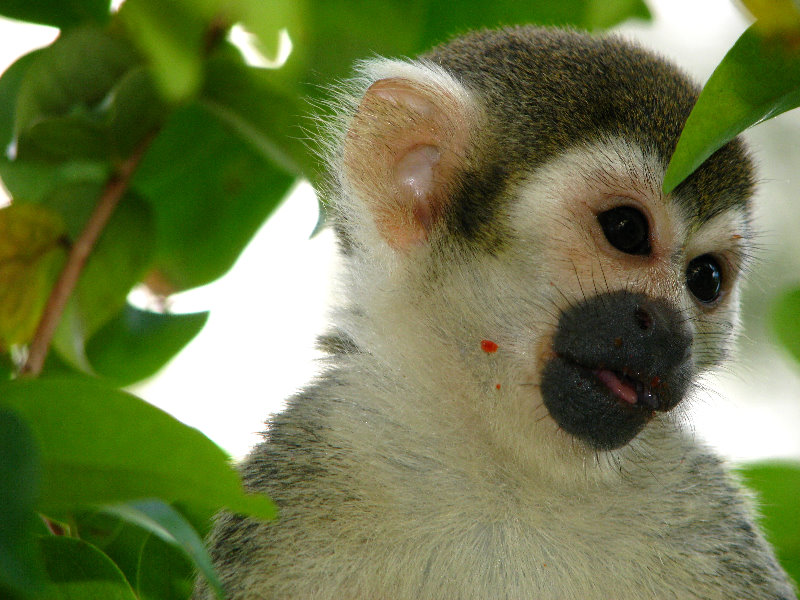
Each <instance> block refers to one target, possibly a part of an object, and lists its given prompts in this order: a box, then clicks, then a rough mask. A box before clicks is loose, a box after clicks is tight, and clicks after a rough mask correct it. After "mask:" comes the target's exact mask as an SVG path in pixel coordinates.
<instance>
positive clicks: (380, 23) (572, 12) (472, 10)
mask: <svg viewBox="0 0 800 600" xmlns="http://www.w3.org/2000/svg"><path fill="white" fill-rule="evenodd" d="M311 4H312V10H309V11H308V14H307V15H306V17H305V18H306V20H305V22H304V23H303V24H302V28H301V29H300V30H299V31H297V30H294V31H293V30H291V29H290V31H289V33H290V35H291V36H292V39H293V40H295V42H296V43H295V46H294V54H295V55H296V56H292V57H290V59H289V61H290V63H291V62H292V61H299V62H301V63H302V64H303V65H305V67H306V69H307V72H306V73H303V74H301V75H300V76H299V78H300V80H301V81H304V82H310V83H312V84H321V85H329V84H330V82H331V81H332V79H333V78H339V77H344V76H347V75H348V74H349V73H350V72H351V69H352V65H353V62H354V61H355V60H357V59H362V58H365V57H368V56H370V55H371V54H374V53H377V54H380V55H383V56H413V55H416V54H418V53H419V52H424V51H426V50H428V49H430V47H431V46H433V45H435V44H438V43H441V42H444V41H446V40H448V39H449V38H450V37H452V36H453V35H454V34H457V33H465V32H467V31H469V30H472V29H479V28H485V27H498V26H502V25H514V24H522V23H537V24H540V25H562V26H563V25H568V26H572V27H581V28H599V27H604V26H610V25H613V24H616V23H619V22H621V21H623V20H625V19H627V18H630V17H638V18H649V11H648V10H647V7H646V5H645V4H644V2H642V0H605V1H604V0H540V1H538V2H518V1H516V0H496V1H495V2H485V1H484V0H464V1H461V2H459V3H458V7H457V8H455V7H454V6H453V4H452V3H448V2H425V1H418V2H407V1H405V0H390V1H388V2H371V3H367V2H354V1H353V0H329V1H326V2H312V3H311ZM342 23H346V24H347V26H346V27H343V26H342ZM332 48H335V49H336V51H335V52H332V51H331V49H332ZM287 66H290V65H289V64H287ZM290 68H291V67H290ZM308 91H309V93H312V94H314V95H316V96H319V91H315V90H313V89H309V90H308Z"/></svg>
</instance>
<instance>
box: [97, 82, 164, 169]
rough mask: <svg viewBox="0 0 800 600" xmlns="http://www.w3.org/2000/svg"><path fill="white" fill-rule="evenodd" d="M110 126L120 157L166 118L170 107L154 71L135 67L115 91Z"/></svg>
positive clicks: (128, 154)
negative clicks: (163, 97) (157, 87)
mask: <svg viewBox="0 0 800 600" xmlns="http://www.w3.org/2000/svg"><path fill="white" fill-rule="evenodd" d="M110 97H111V104H110V106H109V109H108V128H109V135H110V137H111V141H112V143H113V145H114V150H115V152H116V155H117V156H120V157H127V156H130V155H131V153H132V152H133V151H134V150H135V149H136V147H137V146H138V145H139V143H140V142H141V141H142V140H143V139H144V138H145V137H146V136H148V135H150V134H152V133H154V132H155V131H156V130H157V129H158V128H160V127H161V126H162V125H163V123H164V121H166V119H167V116H168V114H169V109H168V107H167V105H166V104H164V103H163V102H162V100H161V97H160V96H159V94H158V90H157V89H156V86H155V83H154V81H153V76H152V73H151V72H150V71H149V70H148V69H145V68H144V67H138V68H134V69H131V70H130V71H129V72H128V73H127V74H125V76H123V77H122V79H120V81H119V84H118V85H117V86H116V87H115V88H114V89H113V90H112V91H111V94H110Z"/></svg>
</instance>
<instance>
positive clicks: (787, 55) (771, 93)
mask: <svg viewBox="0 0 800 600" xmlns="http://www.w3.org/2000/svg"><path fill="white" fill-rule="evenodd" d="M795 36H800V31H798V32H796V33H795ZM797 39H800V38H797V37H795V38H787V37H785V36H782V35H775V36H765V35H763V34H762V33H761V32H760V31H759V29H758V28H757V27H756V25H752V26H751V27H750V28H749V29H748V30H747V31H745V32H744V33H743V34H742V36H741V37H740V38H739V39H738V40H737V41H736V43H735V44H734V45H733V48H731V49H730V50H729V51H728V53H727V54H726V55H725V58H723V59H722V62H721V63H720V64H719V65H718V66H717V68H716V69H715V70H714V73H713V74H712V75H711V78H710V79H709V80H708V83H707V84H706V86H705V88H703V91H702V92H701V94H700V97H699V98H698V100H697V104H695V106H694V109H693V110H692V112H691V114H690V115H689V118H688V120H687V121H686V125H685V127H684V129H683V133H682V134H681V137H680V139H679V140H678V146H677V148H676V149H675V153H674V154H673V156H672V159H671V160H670V164H669V167H668V168H667V172H666V174H665V176H664V185H663V188H664V192H665V193H669V192H671V191H672V190H674V189H675V188H676V187H677V186H678V185H679V184H680V183H681V182H682V181H683V180H684V179H685V178H686V177H688V176H689V175H691V174H692V173H693V172H694V171H695V169H697V168H698V167H699V166H700V165H701V164H702V163H703V161H705V160H706V159H707V158H708V157H709V156H711V155H712V154H713V153H714V152H715V151H716V150H718V149H719V148H721V147H722V146H723V145H724V144H726V143H727V142H728V141H730V140H731V139H733V138H734V137H736V136H737V135H738V134H739V133H741V132H742V131H744V130H745V129H747V128H748V127H750V126H751V125H754V124H755V123H758V122H760V121H765V120H767V119H770V118H772V117H775V116H777V115H779V114H781V113H783V112H785V111H787V110H790V109H792V108H795V107H797V106H799V105H800V51H798V50H797V44H796V40H797ZM793 40H794V41H793Z"/></svg>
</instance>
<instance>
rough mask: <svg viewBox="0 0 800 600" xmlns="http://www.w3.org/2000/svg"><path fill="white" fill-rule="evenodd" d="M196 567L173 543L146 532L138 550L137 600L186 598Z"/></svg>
mask: <svg viewBox="0 0 800 600" xmlns="http://www.w3.org/2000/svg"><path fill="white" fill-rule="evenodd" d="M195 576H196V570H195V567H194V565H192V562H191V561H190V560H189V558H188V557H187V556H186V554H184V553H183V552H181V551H180V550H179V549H178V548H177V547H176V546H175V545H173V544H169V543H167V542H165V541H163V540H162V539H161V538H159V537H157V536H155V535H152V534H151V535H148V537H147V540H146V541H145V544H144V546H143V547H142V551H141V558H140V560H139V569H138V571H137V579H136V583H135V588H134V589H135V590H136V593H137V595H138V596H139V598H141V600H188V598H190V597H191V595H192V589H193V588H194V580H195Z"/></svg>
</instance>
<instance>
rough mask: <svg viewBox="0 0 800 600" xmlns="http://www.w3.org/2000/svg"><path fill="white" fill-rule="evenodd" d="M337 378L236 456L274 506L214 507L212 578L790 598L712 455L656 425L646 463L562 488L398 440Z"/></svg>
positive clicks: (410, 594)
mask: <svg viewBox="0 0 800 600" xmlns="http://www.w3.org/2000/svg"><path fill="white" fill-rule="evenodd" d="M348 391H350V392H352V391H353V390H348V386H347V385H346V384H344V383H343V382H342V381H341V380H338V379H337V378H336V377H332V378H331V379H330V380H328V381H323V382H322V383H320V384H318V385H317V386H315V387H313V388H311V389H310V390H308V391H307V392H304V393H302V394H300V395H298V396H297V397H295V398H294V399H293V400H292V401H291V403H290V406H289V408H288V409H287V411H286V412H284V413H283V414H281V415H279V416H277V417H276V418H275V420H274V421H273V423H272V425H271V428H270V432H269V436H268V439H267V441H266V442H265V443H264V444H262V445H261V446H259V447H258V448H256V449H255V450H254V452H253V453H252V454H251V455H250V457H249V458H248V459H247V461H246V462H245V463H244V464H243V466H242V472H243V476H244V479H245V482H246V484H247V485H248V486H249V487H251V488H252V489H255V490H259V491H264V492H267V493H268V494H270V495H271V496H272V497H273V498H274V499H275V500H276V502H277V503H278V504H279V507H280V510H281V518H280V519H279V520H278V521H276V522H274V523H269V524H257V523H255V522H252V521H248V520H246V519H244V520H243V519H240V518H237V517H225V518H224V519H223V521H222V523H221V527H220V528H219V530H218V532H217V536H218V539H225V545H224V546H225V548H226V549H227V550H225V551H226V552H228V553H230V555H229V556H228V557H227V558H225V557H223V558H220V557H219V556H217V557H216V558H217V562H218V564H221V565H222V566H221V570H222V571H223V577H224V576H225V574H226V568H225V565H226V563H228V564H230V565H231V569H235V570H236V572H237V578H236V581H242V571H247V573H248V576H247V577H246V578H244V580H246V581H248V582H249V584H248V585H250V586H251V587H250V588H249V589H250V590H251V593H252V590H259V593H262V594H263V595H264V596H265V597H276V598H280V597H303V594H304V593H305V594H307V595H308V596H307V597H315V598H328V597H330V598H335V597H345V596H346V597H354V598H359V597H365V598H366V597H392V598H442V597H453V598H456V597H457V598H487V597H497V598H501V597H507V598H525V597H537V598H549V597H552V598H564V597H581V598H609V597H639V596H641V590H642V589H643V586H644V587H646V588H647V589H651V590H653V597H664V598H674V597H681V598H730V597H737V598H792V597H794V596H793V595H792V591H791V589H790V587H789V585H788V584H787V583H786V582H785V580H784V579H783V576H782V574H781V572H780V570H779V568H778V567H777V565H776V563H775V559H774V556H773V555H772V553H771V551H770V550H769V549H768V547H767V545H766V544H765V542H764V540H763V538H762V537H761V535H760V533H759V532H758V530H757V528H756V527H755V526H754V524H753V520H752V517H751V513H750V509H749V506H748V501H747V499H746V497H744V496H743V494H742V493H741V491H740V489H739V488H738V486H737V484H736V482H735V481H733V480H732V479H731V478H730V476H729V475H728V474H727V472H726V471H725V469H724V466H723V465H722V464H721V462H720V460H719V459H717V458H716V457H714V456H713V455H712V454H710V453H708V452H706V451H704V450H703V449H702V448H700V447H699V446H697V445H695V444H694V443H693V442H691V440H687V439H686V438H684V437H677V438H675V439H670V435H671V434H670V433H669V430H668V429H663V428H662V429H660V430H654V431H655V433H653V434H651V435H650V437H649V438H648V432H645V435H643V436H642V437H643V439H642V440H641V443H640V445H639V448H638V449H639V450H642V448H644V447H645V445H647V448H648V451H649V452H650V453H653V452H661V453H662V454H664V453H665V454H666V455H662V456H659V457H658V460H656V459H655V458H653V455H652V454H650V457H649V458H645V455H644V454H642V455H640V456H639V457H638V458H636V459H630V458H625V459H624V460H625V463H624V464H623V463H619V464H618V465H617V466H616V467H614V468H611V467H610V466H609V475H608V477H606V478H604V479H602V480H596V481H594V482H593V483H591V484H587V485H579V484H572V485H570V486H560V485H557V484H555V483H553V482H548V481H547V480H541V481H537V480H536V479H535V478H533V477H531V476H530V475H529V474H528V475H521V474H520V473H515V472H513V468H508V467H506V468H503V467H502V465H495V468H494V469H492V468H490V467H487V465H486V464H477V463H476V464H472V465H470V464H466V463H465V462H464V461H463V456H460V457H459V458H458V459H454V458H453V454H449V453H448V452H447V450H446V449H443V448H442V447H441V446H438V447H430V446H432V444H433V442H431V440H430V439H426V438H425V436H422V437H419V438H417V440H416V442H417V443H416V445H410V443H409V440H410V439H411V436H413V432H411V431H406V430H405V429H404V427H403V426H402V425H401V424H398V423H397V422H394V421H393V419H392V418H391V417H390V416H389V415H386V414H381V412H380V411H376V409H375V407H374V406H365V405H362V403H360V402H359V401H358V399H357V398H354V397H353V396H349V397H348V395H347V392H348ZM359 424H360V425H361V426H363V430H362V431H360V432H359V431H358V429H359ZM345 428H346V430H345ZM368 431H373V439H371V440H366V441H365V440H359V439H357V438H358V437H359V436H364V435H366V433H365V432H368ZM417 433H418V432H417ZM400 447H405V448H406V449H405V451H403V450H401V449H400ZM456 454H458V453H456ZM620 460H622V459H620ZM615 469H616V471H615V472H614V473H612V471H614V470H615ZM700 474H702V477H700ZM237 538H238V540H239V541H238V542H237V541H236V540H237ZM245 552H246V553H247V556H246V557H245V556H244V555H243V554H242V555H241V556H239V554H240V553H245ZM254 582H257V583H254ZM234 585H235V583H234ZM298 593H299V594H300V596H298V595H297V594H298Z"/></svg>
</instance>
